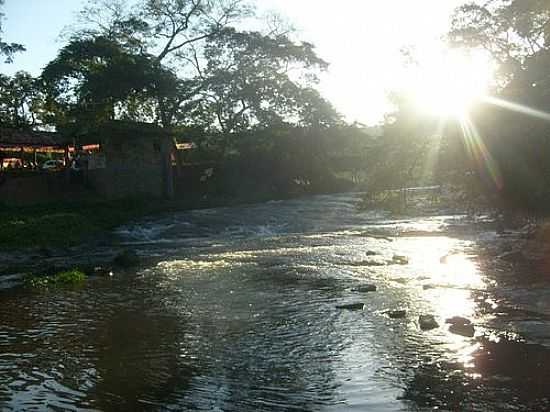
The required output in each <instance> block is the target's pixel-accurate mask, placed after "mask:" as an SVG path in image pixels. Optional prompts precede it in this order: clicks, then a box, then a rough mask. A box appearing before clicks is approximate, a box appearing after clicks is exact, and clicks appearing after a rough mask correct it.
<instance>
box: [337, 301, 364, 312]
mask: <svg viewBox="0 0 550 412" xmlns="http://www.w3.org/2000/svg"><path fill="white" fill-rule="evenodd" d="M364 308H365V304H364V303H362V302H357V303H349V304H347V305H338V306H336V309H345V310H363V309H364Z"/></svg>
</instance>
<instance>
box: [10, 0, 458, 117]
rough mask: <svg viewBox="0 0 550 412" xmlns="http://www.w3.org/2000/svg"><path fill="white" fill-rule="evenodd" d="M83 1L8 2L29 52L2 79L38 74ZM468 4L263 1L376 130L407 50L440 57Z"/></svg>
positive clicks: (330, 89) (326, 87)
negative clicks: (313, 51)
mask: <svg viewBox="0 0 550 412" xmlns="http://www.w3.org/2000/svg"><path fill="white" fill-rule="evenodd" d="M85 2H86V1H85V0H6V4H5V6H4V12H5V15H6V16H5V20H4V22H3V26H4V27H3V28H4V35H3V36H4V40H5V41H8V42H9V41H16V42H18V43H22V44H24V45H25V46H26V48H27V51H26V52H25V53H22V54H18V55H17V56H16V58H15V62H14V63H12V64H4V63H0V72H2V73H6V74H12V73H14V72H15V71H17V70H27V71H29V72H31V73H32V74H34V75H38V74H39V73H40V70H41V68H42V67H44V66H45V65H46V64H47V63H48V62H49V61H50V60H52V59H53V58H54V57H55V56H56V53H57V51H58V50H59V49H60V48H61V47H62V46H63V41H62V40H61V39H60V38H59V35H60V33H61V32H62V30H63V28H64V27H66V26H68V25H70V24H71V23H73V22H74V20H75V14H76V13H77V12H78V11H79V10H80V9H81V8H82V6H83V5H84V4H85ZM462 3H464V0H417V1H411V0H338V1H328V0H258V1H257V4H258V7H259V9H260V12H263V11H268V10H269V11H276V12H277V13H279V14H281V15H282V16H284V17H285V18H287V19H288V20H289V21H290V22H291V23H292V24H293V26H294V27H295V28H296V29H297V30H298V32H297V36H298V37H299V38H300V39H303V40H306V41H309V42H311V43H313V44H315V45H316V46H317V53H318V54H319V56H320V57H322V58H323V59H325V60H326V61H328V62H329V63H330V68H329V70H328V72H327V73H325V74H324V75H323V76H322V80H321V84H320V86H319V88H320V90H321V92H322V94H323V95H324V96H325V97H326V98H327V99H328V100H330V101H331V102H332V103H333V104H334V106H335V107H336V109H337V110H338V111H340V112H341V113H342V114H344V116H345V117H346V119H347V120H348V121H350V122H353V121H358V122H361V123H365V124H368V125H376V124H377V123H379V122H381V121H382V120H383V116H384V113H386V112H388V111H389V110H390V109H391V105H390V104H389V102H388V99H387V95H388V92H390V91H392V90H395V89H396V88H398V87H400V85H401V83H402V82H403V80H404V79H406V78H407V74H406V69H405V68H404V66H403V57H402V55H401V50H402V49H403V48H404V47H410V46H413V47H415V49H416V50H418V51H419V52H420V53H421V54H425V55H430V54H434V53H437V52H438V49H439V48H440V44H441V38H442V36H443V35H444V34H445V32H446V30H447V29H448V27H449V20H450V16H451V13H452V11H453V10H454V8H456V7H457V6H459V5H460V4H462Z"/></svg>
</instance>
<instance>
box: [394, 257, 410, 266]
mask: <svg viewBox="0 0 550 412" xmlns="http://www.w3.org/2000/svg"><path fill="white" fill-rule="evenodd" d="M392 263H396V264H398V265H407V264H408V263H409V258H408V257H407V256H400V255H393V258H392Z"/></svg>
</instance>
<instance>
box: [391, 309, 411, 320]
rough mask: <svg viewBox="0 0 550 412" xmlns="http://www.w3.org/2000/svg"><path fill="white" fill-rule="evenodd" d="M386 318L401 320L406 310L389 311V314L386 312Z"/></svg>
mask: <svg viewBox="0 0 550 412" xmlns="http://www.w3.org/2000/svg"><path fill="white" fill-rule="evenodd" d="M386 313H387V314H388V316H389V317H390V318H392V319H403V318H404V317H405V316H407V311H406V310H391V311H389V312H386Z"/></svg>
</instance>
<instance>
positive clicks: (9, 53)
mask: <svg viewBox="0 0 550 412" xmlns="http://www.w3.org/2000/svg"><path fill="white" fill-rule="evenodd" d="M4 1H5V0H0V7H3V6H4ZM3 18H4V13H1V12H0V56H4V57H5V62H6V63H11V62H13V56H14V54H16V53H19V52H23V51H25V47H24V46H23V45H21V44H19V43H8V42H5V41H3V38H2V32H3V31H2V19H3Z"/></svg>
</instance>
